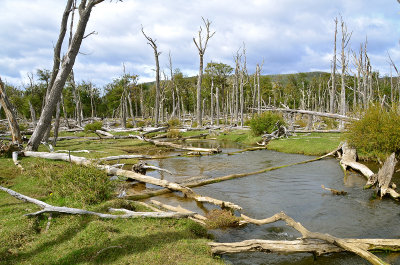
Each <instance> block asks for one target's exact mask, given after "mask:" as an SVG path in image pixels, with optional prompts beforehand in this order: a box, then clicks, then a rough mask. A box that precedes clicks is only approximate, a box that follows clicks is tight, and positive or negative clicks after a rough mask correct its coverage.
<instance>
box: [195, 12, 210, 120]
mask: <svg viewBox="0 0 400 265" xmlns="http://www.w3.org/2000/svg"><path fill="white" fill-rule="evenodd" d="M202 20H203V22H204V26H205V28H206V36H205V40H203V36H202V32H203V28H202V27H201V26H200V30H199V36H198V37H199V38H198V40H197V41H196V38H194V37H193V42H194V44H195V45H196V47H197V50H198V51H199V57H200V66H199V77H198V79H197V93H196V119H197V126H198V127H201V126H202V121H203V117H202V115H201V114H202V113H201V83H202V80H203V58H204V53H205V52H206V49H207V44H208V40H209V39H211V38H212V36H214V34H215V31H214V32H213V33H211V32H210V25H211V22H210V21H209V20H208V19H207V20H206V19H204V18H203V17H202Z"/></svg>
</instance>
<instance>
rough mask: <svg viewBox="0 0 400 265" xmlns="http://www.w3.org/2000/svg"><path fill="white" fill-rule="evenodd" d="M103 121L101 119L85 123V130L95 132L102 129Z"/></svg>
mask: <svg viewBox="0 0 400 265" xmlns="http://www.w3.org/2000/svg"><path fill="white" fill-rule="evenodd" d="M102 126H103V123H102V122H101V121H95V122H92V123H88V124H86V125H85V132H95V131H96V130H101V127H102Z"/></svg>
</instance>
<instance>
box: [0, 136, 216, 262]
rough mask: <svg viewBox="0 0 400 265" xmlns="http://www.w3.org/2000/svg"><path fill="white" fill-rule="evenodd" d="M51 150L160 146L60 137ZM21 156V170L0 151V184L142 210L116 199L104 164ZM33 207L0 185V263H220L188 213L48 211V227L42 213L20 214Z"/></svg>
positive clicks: (92, 205) (59, 201) (60, 199)
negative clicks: (129, 215)
mask: <svg viewBox="0 0 400 265" xmlns="http://www.w3.org/2000/svg"><path fill="white" fill-rule="evenodd" d="M57 149H58V150H60V149H68V150H81V149H89V150H95V151H96V152H92V153H89V154H86V153H77V154H75V153H74V155H79V156H86V157H90V158H94V157H101V156H108V155H119V154H128V153H148V154H154V153H158V152H159V151H160V150H161V152H163V151H165V149H160V148H155V147H153V146H152V145H149V144H146V143H142V142H140V141H137V140H99V141H96V140H95V141H83V140H71V141H61V142H59V143H58V146H57V148H56V150H57ZM41 150H42V151H46V150H45V147H41ZM103 152H107V153H103ZM20 162H21V165H22V166H23V168H24V169H25V170H24V171H22V172H21V171H20V170H19V169H18V168H17V167H15V166H14V164H13V162H12V160H11V159H9V158H0V185H2V186H5V187H8V188H11V189H13V190H15V191H17V192H20V193H22V194H25V195H27V196H30V197H33V198H37V199H40V200H43V201H45V202H47V203H50V204H53V205H57V206H68V207H76V208H84V209H87V210H92V211H97V212H104V213H106V212H107V210H108V208H110V207H112V208H126V209H130V210H134V211H148V209H146V208H145V207H143V206H141V205H139V204H136V203H135V202H127V201H125V200H121V199H115V197H114V196H113V194H114V191H115V189H116V188H117V187H116V185H117V184H115V183H113V182H111V181H110V180H109V177H108V176H106V175H105V173H103V172H102V171H98V170H96V169H94V168H82V167H79V166H76V165H71V164H69V163H66V162H61V161H48V160H46V161H44V160H42V159H37V158H22V159H21V161H20ZM132 162H134V161H132ZM37 210H39V208H38V207H37V206H35V205H34V204H30V203H25V202H22V201H20V200H17V199H15V198H13V197H11V196H10V195H9V194H7V193H5V192H2V191H0V264H96V263H102V264H222V261H221V260H220V259H218V258H214V257H212V255H211V253H210V250H209V247H208V246H207V242H209V241H210V239H209V236H208V234H207V230H206V229H205V228H203V227H202V226H200V225H198V224H197V223H195V222H193V221H191V220H188V219H181V220H175V219H149V218H146V219H142V218H140V219H121V220H105V219H100V218H98V217H93V216H70V215H63V214H53V216H52V219H51V221H50V226H49V228H48V230H47V231H46V227H47V225H48V216H49V215H48V214H46V215H44V216H41V217H30V218H29V217H26V216H24V214H27V213H32V212H35V211H37Z"/></svg>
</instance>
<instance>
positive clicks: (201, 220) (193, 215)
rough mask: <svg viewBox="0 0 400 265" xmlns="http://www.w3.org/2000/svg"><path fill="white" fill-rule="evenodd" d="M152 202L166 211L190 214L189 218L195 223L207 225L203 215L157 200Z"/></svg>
mask: <svg viewBox="0 0 400 265" xmlns="http://www.w3.org/2000/svg"><path fill="white" fill-rule="evenodd" d="M150 202H151V203H152V204H154V205H157V206H159V207H161V208H164V209H166V210H169V211H174V212H178V213H186V214H190V215H191V216H190V217H189V219H191V220H193V221H195V222H197V223H199V224H202V225H205V224H206V223H205V222H204V221H205V220H207V218H206V217H205V216H203V215H201V214H198V213H195V212H192V211H189V210H187V209H185V208H183V207H181V206H180V205H179V206H177V207H175V206H172V205H168V204H165V203H162V202H159V201H156V200H151V201H150Z"/></svg>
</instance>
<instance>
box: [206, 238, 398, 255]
mask: <svg viewBox="0 0 400 265" xmlns="http://www.w3.org/2000/svg"><path fill="white" fill-rule="evenodd" d="M343 240H344V241H345V242H346V243H347V244H353V245H357V246H358V247H359V248H361V249H363V250H364V251H400V239H351V238H349V239H347V238H344V239H343ZM208 245H209V246H211V251H212V253H213V254H229V253H240V252H255V251H261V252H274V253H285V254H286V253H304V252H307V253H315V254H317V255H323V254H329V253H337V252H343V251H346V250H344V249H343V248H341V247H338V246H336V245H334V244H331V243H328V242H324V241H321V240H316V239H297V240H291V241H286V240H260V239H251V240H245V241H241V242H234V243H214V242H213V243H209V244H208Z"/></svg>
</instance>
